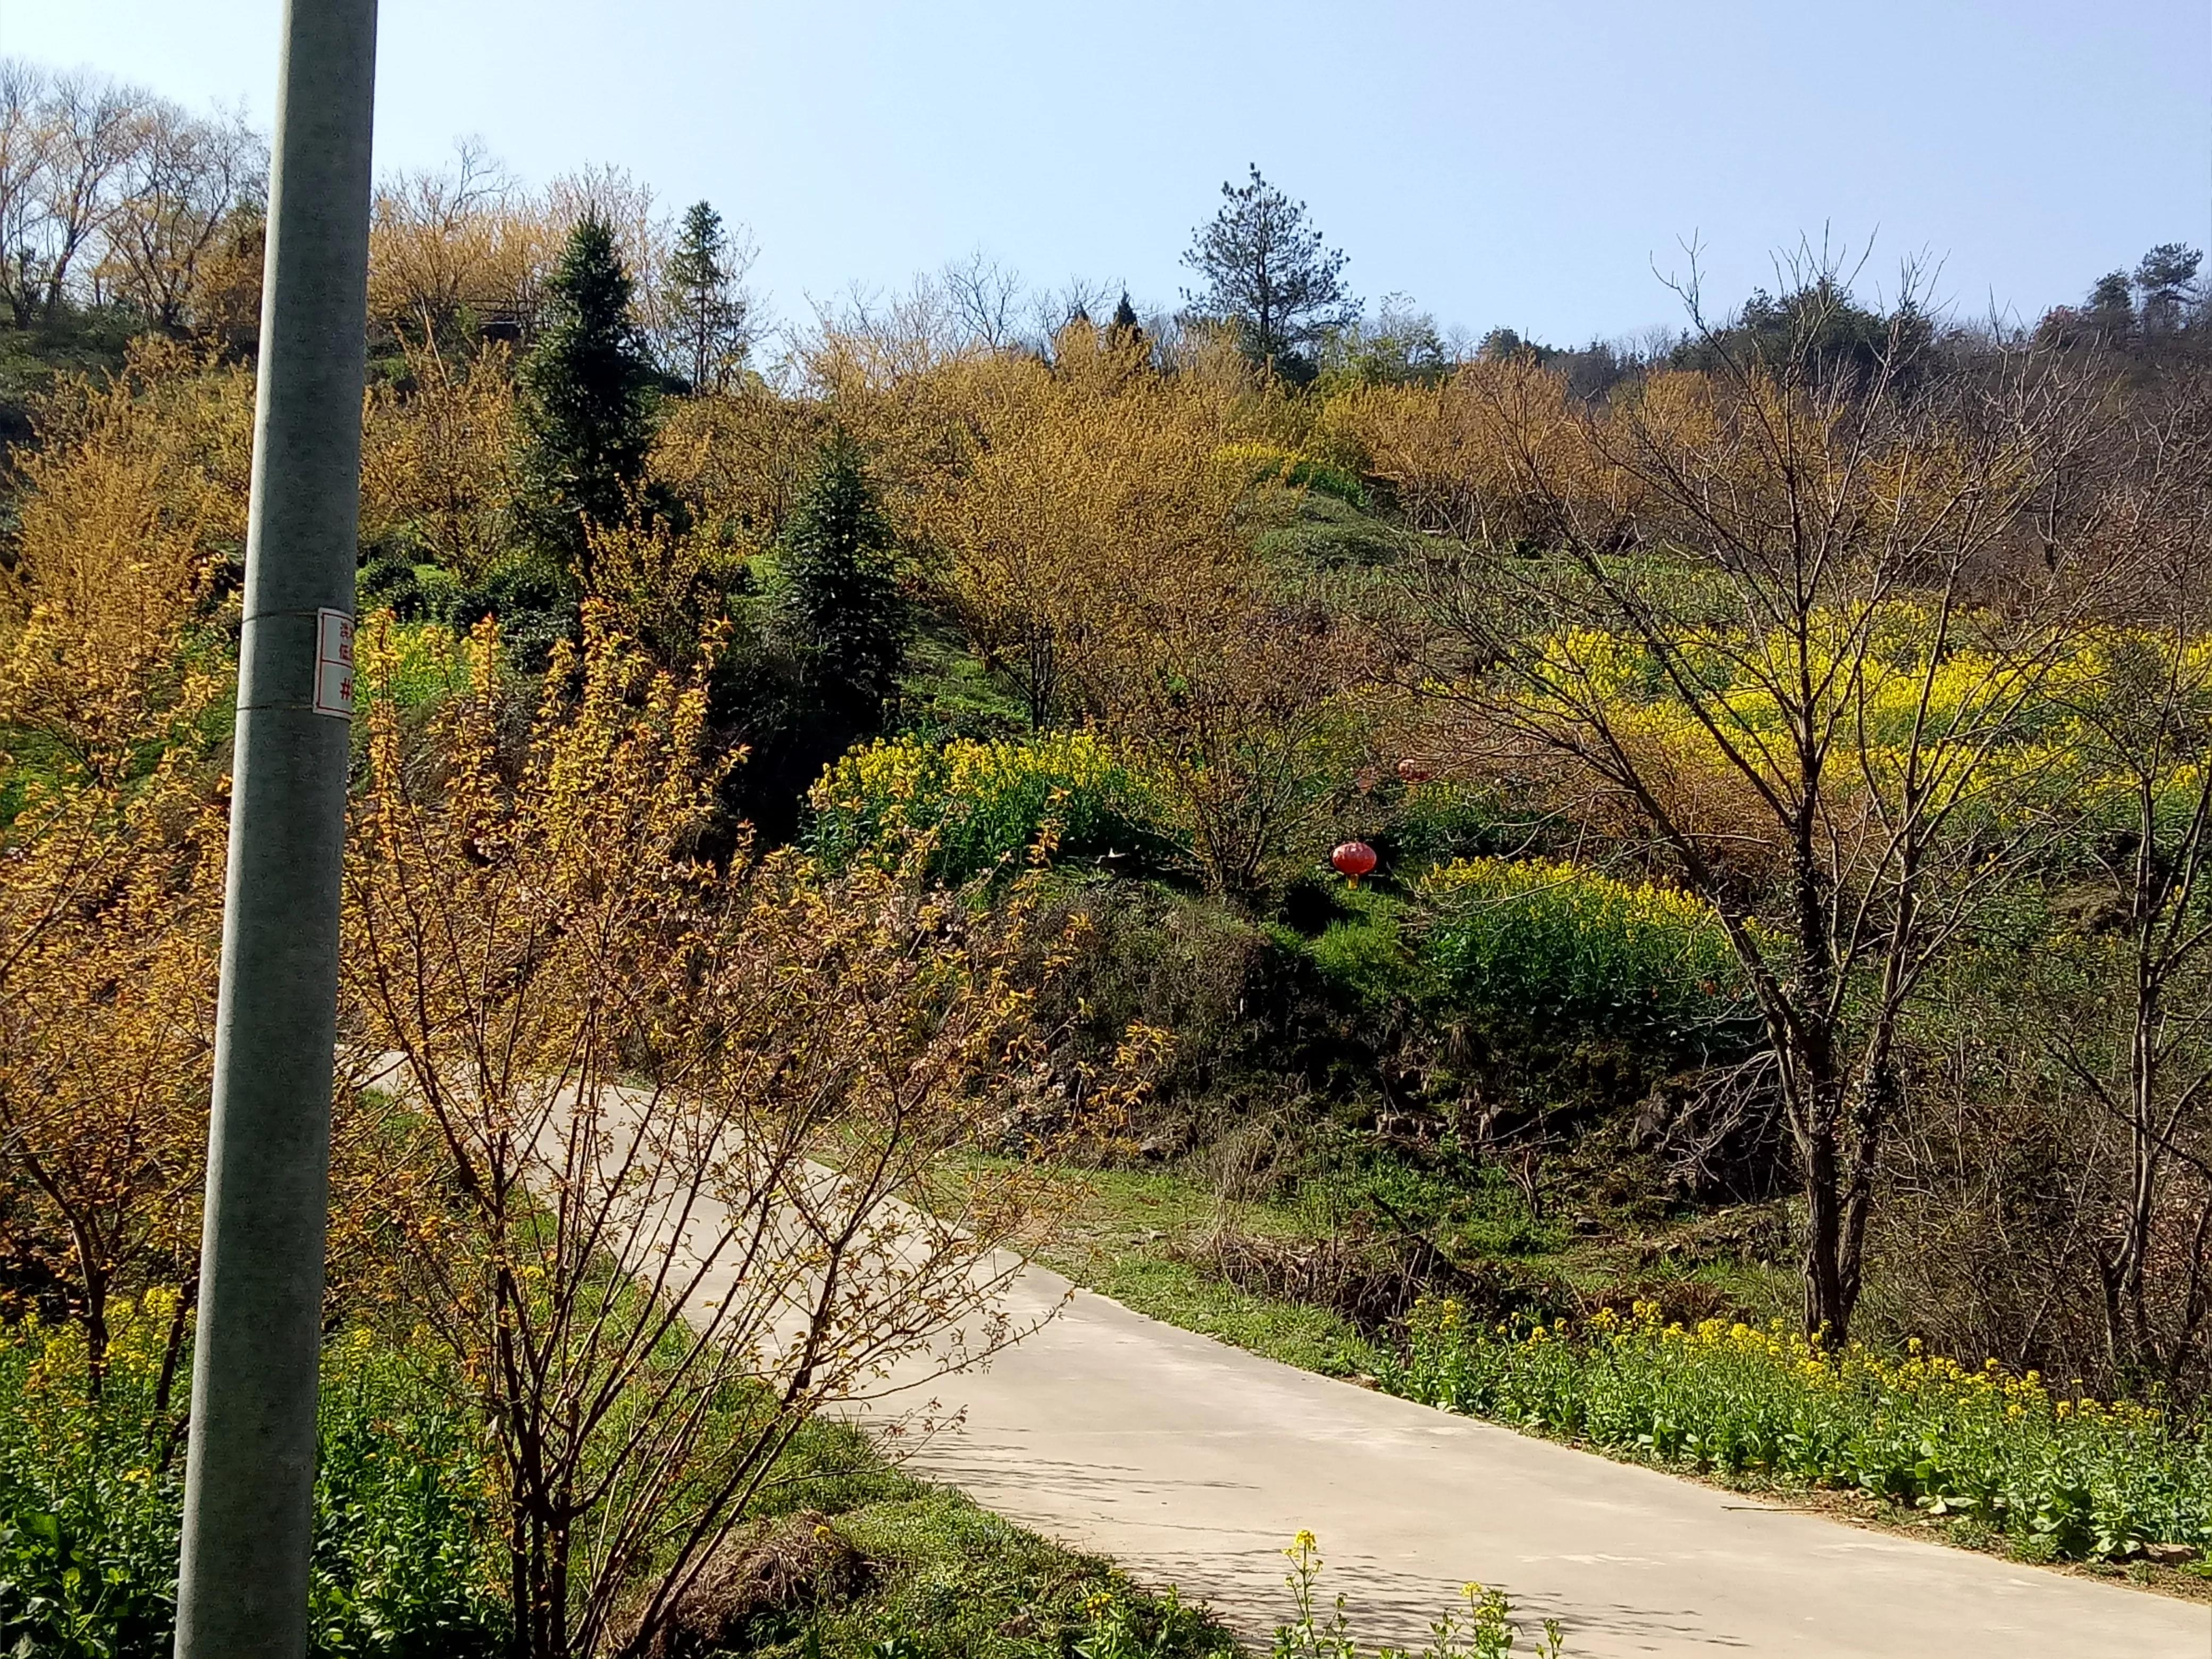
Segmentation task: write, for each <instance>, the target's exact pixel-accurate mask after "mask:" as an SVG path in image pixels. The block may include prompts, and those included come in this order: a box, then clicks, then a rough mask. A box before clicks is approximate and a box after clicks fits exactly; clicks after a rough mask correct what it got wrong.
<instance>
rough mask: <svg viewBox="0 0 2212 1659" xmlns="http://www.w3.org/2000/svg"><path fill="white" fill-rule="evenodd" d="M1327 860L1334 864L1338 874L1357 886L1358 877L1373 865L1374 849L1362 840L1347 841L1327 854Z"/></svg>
mask: <svg viewBox="0 0 2212 1659" xmlns="http://www.w3.org/2000/svg"><path fill="white" fill-rule="evenodd" d="M1328 861H1329V862H1330V863H1331V864H1333V865H1334V866H1336V869H1337V873H1338V874H1339V875H1341V876H1342V877H1343V878H1345V879H1346V881H1348V882H1350V883H1351V884H1352V885H1353V886H1354V887H1357V886H1358V885H1359V878H1360V877H1362V876H1364V875H1365V874H1366V873H1367V872H1369V871H1370V870H1372V869H1373V868H1374V867H1375V849H1374V848H1371V847H1370V846H1369V845H1368V844H1367V843H1366V842H1364V841H1348V842H1345V843H1344V845H1343V846H1341V847H1340V848H1337V849H1336V851H1334V853H1331V854H1329V855H1328Z"/></svg>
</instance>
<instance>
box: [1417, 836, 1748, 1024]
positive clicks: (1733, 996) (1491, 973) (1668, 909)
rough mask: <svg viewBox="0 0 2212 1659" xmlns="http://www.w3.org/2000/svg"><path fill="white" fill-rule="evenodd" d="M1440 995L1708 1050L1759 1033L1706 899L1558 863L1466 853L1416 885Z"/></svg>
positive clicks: (1430, 970) (1423, 947)
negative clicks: (1468, 855) (1426, 914)
mask: <svg viewBox="0 0 2212 1659" xmlns="http://www.w3.org/2000/svg"><path fill="white" fill-rule="evenodd" d="M1418 893H1419V898H1420V899H1421V900H1422V901H1423V902H1425V905H1426V906H1427V907H1428V908H1429V911H1430V916H1429V920H1428V921H1427V924H1426V927H1425V933H1424V937H1423V938H1422V939H1421V941H1420V945H1419V958H1420V961H1421V963H1422V966H1423V968H1424V969H1425V971H1426V973H1427V974H1428V975H1432V976H1433V978H1434V980H1435V981H1436V983H1437V986H1438V987H1440V994H1442V995H1443V997H1444V998H1445V999H1446V1000H1449V1002H1451V1003H1453V1004H1455V1005H1457V1006H1472V1007H1481V1008H1486V1009H1490V1010H1493V1011H1498V1012H1502V1013H1504V1014H1505V1015H1507V1016H1509V1017H1511V1018H1516V1019H1519V1020H1524V1021H1526V1022H1527V1023H1528V1024H1531V1025H1533V1026H1534V1027H1536V1028H1538V1029H1540V1030H1541V1029H1546V1028H1549V1029H1550V1030H1562V1029H1565V1030H1573V1029H1582V1030H1590V1031H1595V1032H1599V1033H1603V1034H1606V1035H1609V1036H1617V1037H1621V1038H1625V1039H1629V1040H1632V1041H1636V1042H1640V1043H1644V1044H1647V1045H1650V1046H1652V1047H1654V1048H1658V1049H1660V1050H1662V1052H1665V1053H1668V1054H1671V1055H1675V1056H1681V1057H1688V1056H1691V1055H1698V1056H1701V1057H1709V1056H1711V1054H1714V1053H1716V1052H1717V1051H1725V1050H1729V1049H1733V1048H1739V1047H1741V1045H1742V1044H1743V1043H1744V1042H1745V1041H1746V1040H1747V1038H1748V1037H1750V1036H1753V1034H1754V1032H1755V1014H1756V1010H1755V1008H1754V1007H1753V1005H1752V1003H1751V1002H1750V1000H1749V998H1748V996H1747V993H1746V988H1745V987H1744V984H1743V976H1742V974H1741V969H1739V967H1738V965H1737V962H1736V957H1735V951H1734V950H1733V949H1732V948H1731V946H1730V945H1729V941H1728V936H1727V935H1726V934H1725V933H1723V931H1722V929H1721V926H1720V923H1719V921H1717V919H1716V918H1715V917H1714V915H1713V914H1712V911H1711V908H1708V907H1707V906H1706V905H1705V904H1704V903H1703V902H1700V901H1699V900H1697V899H1695V898H1692V897H1691V896H1689V895H1688V894H1686V893H1682V892H1678V891H1676V890H1673V889H1671V888H1665V887H1660V886H1658V885H1656V884H1652V883H1649V882H1647V883H1644V884H1642V885H1640V886H1632V885H1630V884H1628V883H1626V882H1622V881H1616V880H1614V879H1613V878H1611V877H1609V876H1604V875H1600V874H1598V873H1597V872H1595V871H1591V870H1586V869H1583V868H1582V867H1580V866H1577V865H1573V864H1571V863H1567V862H1565V861H1555V860H1541V859H1540V860H1524V861H1509V860H1503V859H1472V860H1455V861H1454V862H1453V863H1450V864H1447V865H1443V866H1440V867H1438V868H1437V869H1436V870H1433V871H1431V872H1430V873H1429V874H1428V875H1427V876H1426V877H1425V878H1423V879H1422V881H1421V883H1420V884H1419V890H1418Z"/></svg>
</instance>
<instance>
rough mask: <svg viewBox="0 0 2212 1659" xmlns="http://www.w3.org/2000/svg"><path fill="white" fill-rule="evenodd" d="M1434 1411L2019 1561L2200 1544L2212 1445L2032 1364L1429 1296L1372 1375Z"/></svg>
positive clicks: (2113, 1555)
mask: <svg viewBox="0 0 2212 1659" xmlns="http://www.w3.org/2000/svg"><path fill="white" fill-rule="evenodd" d="M1378 1375H1379V1376H1380V1378H1381V1381H1382V1383H1383V1387H1384V1388H1386V1389H1389V1390H1390V1391H1391V1392H1392V1393H1394V1394H1398V1395H1405V1396H1407V1398H1410V1399H1414V1400H1420V1401H1426V1402H1427V1403H1429V1404H1431V1405H1434V1406H1437V1407H1441V1408H1443V1410H1446V1411H1454V1412H1463V1413H1468V1414H1470V1415H1474V1416H1480V1417H1487V1418H1492V1419H1497V1420H1498V1421H1500V1422H1504V1423H1508V1424H1511V1425H1514V1426H1516V1427H1518V1428H1522V1429H1528V1430H1533V1431H1537V1432H1541V1433H1545V1434H1550V1435H1554V1436H1558V1437H1562V1438H1566V1439H1573V1440H1581V1441H1587V1442H1589V1443H1592V1444H1595V1445H1597V1446H1600V1447H1602V1448H1604V1449H1607V1450H1608V1451H1612V1452H1615V1453H1618V1454H1621V1455H1626V1456H1630V1457H1634V1458H1638V1459H1643V1460H1646V1461H1649V1462H1654V1463H1659V1464H1663V1465H1671V1466H1674V1467H1678V1468H1693V1469H1700V1470H1711V1471H1715V1472H1718V1473H1722V1474H1759V1475H1765V1476H1767V1477H1770V1478H1774V1479H1779V1480H1788V1481H1796V1482H1802V1483H1804V1484H1807V1485H1812V1486H1832V1487H1844V1488H1856V1489H1857V1490H1859V1491H1862V1492H1867V1493H1869V1494H1870V1495H1872V1496H1874V1497H1877V1498H1885V1499H1887V1500H1889V1501H1891V1502H1893V1503H1897V1504H1908V1505H1912V1506H1915V1507H1917V1508H1918V1509H1920V1510H1924V1511H1926V1512H1928V1513H1929V1514H1932V1515H1938V1516H1964V1517H1966V1519H1967V1520H1968V1521H1970V1522H1974V1523H1978V1525H1980V1526H1982V1527H1984V1528H1989V1529H1991V1530H1993V1531H1997V1532H2002V1533H2005V1534H2009V1535H2010V1536H2011V1537H2012V1538H2013V1539H2014V1540H2015V1541H2016V1544H2017V1547H2020V1548H2021V1549H2022V1550H2023V1551H2024V1552H2025V1553H2028V1554H2031V1555H2040V1556H2044V1557H2045V1558H2051V1557H2056V1558H2062V1559H2124V1558H2125V1557H2128V1556H2130V1555H2134V1554H2136V1553H2140V1552H2141V1550H2142V1547H2143V1546H2145V1545H2146V1544H2152V1543H2179V1544H2189V1545H2193V1546H2196V1547H2199V1548H2202V1547H2206V1546H2208V1545H2212V1444H2208V1443H2207V1442H2206V1440H2205V1439H2204V1438H2203V1437H2202V1435H2200V1434H2198V1433H2196V1432H2193V1431H2191V1430H2190V1429H2188V1428H2186V1427H2185V1426H2183V1425H2179V1424H2177V1423H2176V1422H2174V1421H2173V1420H2172V1419H2171V1418H2170V1417H2169V1416H2168V1415H2167V1413H2165V1412H2163V1411H2161V1410H2160V1409H2159V1408H2158V1407H2155V1406H2150V1405H2142V1404H2138V1403H2135V1402H2131V1401H2118V1402H2114V1403H2110V1404H2107V1403H2103V1402H2100V1401H2094V1400H2086V1399H2071V1398H2068V1397H2066V1396H2064V1395H2059V1394H2057V1393H2055V1392H2054V1391H2053V1390H2052V1389H2050V1388H2049V1387H2048V1386H2047V1385H2046V1384H2045V1382H2044V1380H2043V1379H2042V1377H2041V1376H2038V1375H2037V1374H2036V1373H2034V1372H2033V1371H2031V1372H2028V1373H2027V1375H2025V1376H2014V1375H2012V1374H2010V1373H2008V1372H2007V1371H2006V1370H2003V1369H2002V1367H2001V1366H1999V1365H1998V1364H1997V1362H1996V1361H1995V1360H1991V1361H1990V1362H1989V1364H1987V1365H1986V1366H1984V1368H1983V1369H1981V1370H1969V1369H1967V1368H1966V1367H1964V1366H1961V1365H1960V1364H1957V1363H1956V1362H1955V1361H1952V1360H1948V1359H1940V1358H1931V1357H1929V1356H1927V1355H1925V1354H1923V1353H1921V1352H1918V1345H1917V1344H1915V1345H1913V1347H1912V1350H1911V1352H1909V1353H1908V1354H1907V1356H1906V1357H1905V1358H1902V1359H1892V1358H1884V1357H1883V1356H1881V1355H1880V1354H1877V1353H1875V1352H1871V1351H1870V1350H1869V1349H1867V1348H1865V1347H1863V1346H1860V1345H1858V1344H1856V1343H1854V1344H1852V1345H1851V1346H1848V1347H1846V1348H1844V1349H1843V1350H1842V1351H1841V1352H1831V1351H1829V1350H1828V1349H1826V1348H1825V1347H1823V1346H1821V1345H1820V1344H1819V1343H1817V1342H1814V1341H1811V1340H1808V1339H1806V1338H1804V1337H1802V1336H1796V1335H1790V1334H1784V1331H1783V1330H1782V1328H1781V1327H1780V1326H1779V1324H1777V1325H1775V1326H1772V1327H1770V1328H1766V1329H1764V1330H1761V1329H1757V1328H1753V1327H1751V1326H1747V1325H1744V1324H1740V1323H1739V1324H1729V1323H1728V1322H1723V1321H1721V1320H1717V1319H1716V1320H1707V1321H1705V1322H1704V1323H1702V1324H1699V1325H1697V1326H1695V1327H1685V1326H1683V1325H1680V1324H1662V1322H1661V1321H1660V1317H1659V1315H1658V1312H1657V1310H1656V1308H1654V1307H1653V1306H1652V1305H1651V1304H1638V1306H1637V1308H1636V1310H1634V1312H1633V1313H1632V1314H1631V1315H1630V1316H1627V1317H1626V1318H1623V1317H1621V1316H1619V1315H1617V1314H1614V1313H1613V1312H1612V1311H1610V1310H1605V1311H1601V1313H1599V1314H1598V1315H1597V1316H1595V1318H1593V1319H1592V1320H1590V1321H1589V1322H1587V1323H1585V1324H1584V1325H1583V1326H1581V1327H1579V1328H1572V1327H1570V1326H1569V1325H1568V1324H1567V1323H1566V1322H1565V1321H1561V1322H1559V1323H1557V1324H1553V1325H1550V1326H1546V1325H1542V1324H1524V1325H1523V1326H1522V1327H1521V1328H1518V1329H1517V1330H1516V1329H1514V1328H1508V1327H1506V1326H1502V1325H1498V1326H1489V1325H1483V1324H1480V1323H1478V1322H1473V1321H1470V1320H1468V1318H1467V1317H1466V1316H1465V1314H1464V1312H1463V1310H1462V1309H1461V1308H1460V1307H1459V1305H1458V1304H1455V1303H1453V1302H1449V1301H1446V1302H1425V1303H1423V1304H1420V1306H1419V1308H1417V1309H1416V1310H1415V1312H1414V1315H1413V1318H1412V1319H1411V1320H1410V1321H1409V1322H1408V1326H1407V1337H1406V1344H1405V1346H1404V1348H1403V1350H1402V1351H1401V1352H1400V1353H1399V1354H1398V1355H1396V1356H1395V1357H1394V1358H1390V1359H1389V1361H1388V1362H1387V1363H1386V1364H1384V1365H1383V1368H1382V1370H1381V1371H1380V1372H1379V1373H1378Z"/></svg>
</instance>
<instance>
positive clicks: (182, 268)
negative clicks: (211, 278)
mask: <svg viewBox="0 0 2212 1659" xmlns="http://www.w3.org/2000/svg"><path fill="white" fill-rule="evenodd" d="M131 128H132V135H131V136H132V143H131V149H130V154H129V158H128V161H127V162H126V163H125V166H124V167H123V168H122V170H121V175H120V177H121V198H120V200H119V201H118V204H117V205H116V207H115V210H114V211H113V212H112V214H111V215H110V216H108V218H107V220H106V226H105V244H106V258H105V260H104V261H103V264H104V269H105V272H106V276H107V278H108V280H110V281H112V283H113V284H114V287H115V289H116V291H117V293H118V296H119V297H120V298H123V299H125V300H127V301H130V302H131V304H133V305H135V306H137V307H138V309H139V310H140V311H141V312H142V313H144V315H145V316H146V318H147V319H148V320H149V322H151V323H152V324H153V325H155V327H157V328H159V329H161V330H162V331H165V332H167V333H172V334H176V333H181V332H183V331H185V326H186V325H187V324H188V323H189V322H190V320H191V307H192V301H193V298H194V295H195V292H196V289H197V284H198V282H199V278H200V274H201V266H202V264H203V262H204V260H205V259H206V258H208V256H209V255H210V252H212V251H213V250H214V249H215V248H216V246H218V244H219V240H220V238H221V237H222V233H223V231H224V228H225V227H226V226H227V225H228V222H230V220H231V217H232V216H233V215H234V214H236V213H238V212H240V211H241V210H246V211H255V210H258V208H259V205H260V203H261V199H262V197H263V193H264V190H265V188H266V181H267V179H268V174H269V151H268V146H267V144H266V143H265V141H264V140H263V138H262V137H261V136H260V135H259V134H258V133H256V132H255V131H253V130H252V127H250V126H248V125H246V120H245V118H243V117H242V116H230V117H222V118H216V119H213V120H202V119H200V118H197V117H194V116H191V115H188V114H186V113H185V112H184V111H183V110H180V109H179V108H178V107H177V106H175V105H173V104H167V103H161V102H149V103H148V104H146V105H144V106H142V107H141V108H140V109H138V110H137V112H135V114H134V115H133V116H132V118H131Z"/></svg>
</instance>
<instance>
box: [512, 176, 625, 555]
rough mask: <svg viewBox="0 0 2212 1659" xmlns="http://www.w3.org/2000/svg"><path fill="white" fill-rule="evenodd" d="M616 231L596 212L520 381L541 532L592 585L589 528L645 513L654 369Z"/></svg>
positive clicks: (567, 251) (573, 240) (527, 469)
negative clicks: (617, 246) (617, 242)
mask: <svg viewBox="0 0 2212 1659" xmlns="http://www.w3.org/2000/svg"><path fill="white" fill-rule="evenodd" d="M547 301H548V304H547V311H548V320H547V323H546V325H545V329H544V333H543V334H542V335H541V336H540V337H539V339H538V343H537V345H536V346H535V347H534V348H533V349H532V351H531V353H530V355H529V356H527V357H526V358H525V359H524V360H523V363H522V368H521V373H520V381H521V392H522V396H521V399H520V414H521V419H522V431H523V452H522V475H523V481H524V483H525V486H526V489H527V491H528V514H529V518H530V521H531V529H532V532H533V536H532V538H533V539H534V540H535V541H536V542H537V543H538V547H539V549H540V550H541V551H542V552H543V553H544V554H546V555H548V556H551V557H552V558H554V559H556V560H557V561H558V562H560V564H561V565H562V568H565V569H571V570H574V571H575V572H577V573H578V574H580V576H581V577H582V578H583V580H584V585H585V586H586V588H588V587H589V586H591V568H590V565H591V546H590V541H589V538H588V535H587V533H586V532H587V529H588V527H589V526H593V525H611V524H617V523H619V522H620V521H621V520H623V518H624V517H626V516H627V515H629V513H633V512H638V511H642V510H647V509H648V508H649V505H650V504H649V503H648V502H647V501H646V499H645V495H644V489H645V465H646V457H647V453H648V452H649V451H650V450H651V448H652V445H653V404H654V393H655V383H656V380H657V378H658V377H657V376H656V374H655V373H654V370H653V362H652V360H651V359H650V357H648V356H647V352H646V348H645V341H644V337H642V335H641V333H640V332H639V330H638V326H637V323H636V319H635V317H634V315H633V314H632V312H631V305H630V301H631V284H630V278H629V272H628V271H626V270H623V263H622V257H621V255H620V254H619V253H618V252H617V251H616V248H615V238H614V232H613V231H612V229H611V228H609V227H608V225H607V222H606V221H605V220H604V219H602V218H600V217H599V216H598V215H597V214H587V215H586V216H585V217H584V218H582V219H581V220H580V221H578V222H577V224H576V228H574V230H572V231H571V232H569V234H568V245H567V246H566V247H564V248H563V249H562V253H561V263H560V264H559V266H558V267H557V268H556V270H555V271H554V274H553V277H552V280H551V281H550V283H548V284H547Z"/></svg>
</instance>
